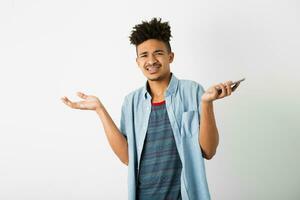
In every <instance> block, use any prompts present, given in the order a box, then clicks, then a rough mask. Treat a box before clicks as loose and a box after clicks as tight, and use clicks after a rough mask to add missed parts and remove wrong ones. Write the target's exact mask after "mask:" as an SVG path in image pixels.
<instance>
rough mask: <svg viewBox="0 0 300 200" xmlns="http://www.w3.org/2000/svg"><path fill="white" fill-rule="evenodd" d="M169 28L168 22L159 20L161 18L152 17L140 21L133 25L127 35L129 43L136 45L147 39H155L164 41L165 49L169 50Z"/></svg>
mask: <svg viewBox="0 0 300 200" xmlns="http://www.w3.org/2000/svg"><path fill="white" fill-rule="evenodd" d="M171 37H172V35H171V28H170V25H169V23H168V22H161V18H159V19H157V18H152V20H151V21H149V22H147V21H142V23H141V24H137V25H135V26H134V27H133V30H132V32H131V35H130V36H129V40H130V43H131V44H133V45H135V46H136V47H137V46H138V45H139V44H141V43H143V42H144V41H146V40H148V39H157V40H160V41H162V42H164V43H165V45H166V46H167V50H168V51H169V52H171V45H170V38H171Z"/></svg>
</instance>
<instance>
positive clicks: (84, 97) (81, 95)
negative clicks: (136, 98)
mask: <svg viewBox="0 0 300 200" xmlns="http://www.w3.org/2000/svg"><path fill="white" fill-rule="evenodd" d="M77 95H78V96H79V97H80V98H82V99H87V98H88V95H86V94H84V93H82V92H77Z"/></svg>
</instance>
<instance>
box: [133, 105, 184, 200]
mask: <svg viewBox="0 0 300 200" xmlns="http://www.w3.org/2000/svg"><path fill="white" fill-rule="evenodd" d="M181 169H182V164H181V161H180V158H179V155H178V151H177V148H176V143H175V139H174V135H173V132H172V128H171V125H170V122H169V117H168V113H167V110H166V105H165V101H163V102H160V103H152V108H151V113H150V119H149V124H148V130H147V134H146V138H145V142H144V146H143V151H142V156H141V160H140V171H139V175H138V187H137V199H138V200H154V199H155V200H181V194H180V176H181Z"/></svg>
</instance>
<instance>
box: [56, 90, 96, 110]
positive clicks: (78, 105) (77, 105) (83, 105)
mask: <svg viewBox="0 0 300 200" xmlns="http://www.w3.org/2000/svg"><path fill="white" fill-rule="evenodd" d="M77 96H79V97H80V98H82V99H84V100H83V101H78V102H72V101H70V100H69V99H68V98H67V97H62V98H61V100H62V101H63V102H64V103H65V104H66V105H67V106H69V107H71V108H74V109H81V110H96V109H97V108H99V107H101V106H102V103H101V102H100V100H99V99H98V97H96V96H93V95H86V94H84V93H82V92H77Z"/></svg>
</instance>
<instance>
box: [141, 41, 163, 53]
mask: <svg viewBox="0 0 300 200" xmlns="http://www.w3.org/2000/svg"><path fill="white" fill-rule="evenodd" d="M156 50H163V51H167V47H166V45H165V43H164V42H162V41H159V40H157V39H149V40H146V41H144V42H143V43H141V44H139V45H138V46H137V52H138V53H141V52H154V51H156Z"/></svg>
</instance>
